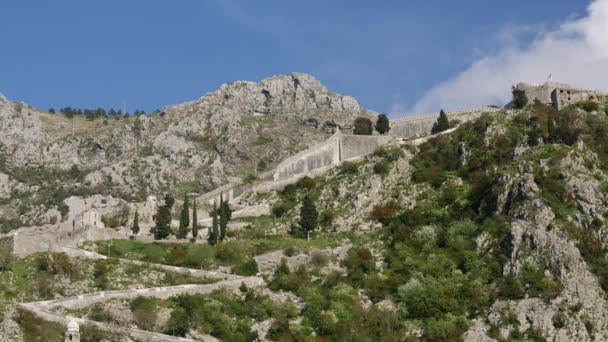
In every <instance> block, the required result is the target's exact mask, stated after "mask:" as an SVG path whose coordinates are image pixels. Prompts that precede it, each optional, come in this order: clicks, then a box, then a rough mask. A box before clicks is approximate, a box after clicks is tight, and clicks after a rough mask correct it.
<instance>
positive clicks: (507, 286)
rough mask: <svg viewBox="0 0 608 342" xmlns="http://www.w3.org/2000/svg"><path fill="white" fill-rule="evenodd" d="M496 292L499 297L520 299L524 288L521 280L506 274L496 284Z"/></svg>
mask: <svg viewBox="0 0 608 342" xmlns="http://www.w3.org/2000/svg"><path fill="white" fill-rule="evenodd" d="M498 293H499V295H500V296H501V297H504V298H508V299H522V298H523V297H524V294H525V292H524V289H523V287H522V286H521V282H520V281H519V279H517V278H516V277H514V276H507V277H505V278H504V279H503V281H502V282H501V283H500V284H499V286H498Z"/></svg>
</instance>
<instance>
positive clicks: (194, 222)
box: [192, 199, 198, 240]
mask: <svg viewBox="0 0 608 342" xmlns="http://www.w3.org/2000/svg"><path fill="white" fill-rule="evenodd" d="M197 236H198V216H197V214H196V199H195V200H193V201H192V237H193V238H194V239H195V240H196V237H197Z"/></svg>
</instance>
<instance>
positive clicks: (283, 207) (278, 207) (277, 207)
mask: <svg viewBox="0 0 608 342" xmlns="http://www.w3.org/2000/svg"><path fill="white" fill-rule="evenodd" d="M294 206H295V205H294V203H293V202H285V201H281V202H277V203H275V204H273V205H272V209H271V211H272V214H273V215H274V216H276V217H283V216H285V214H287V212H289V210H291V209H292V208H293V207H294Z"/></svg>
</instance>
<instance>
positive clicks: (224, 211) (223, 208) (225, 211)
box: [219, 194, 232, 241]
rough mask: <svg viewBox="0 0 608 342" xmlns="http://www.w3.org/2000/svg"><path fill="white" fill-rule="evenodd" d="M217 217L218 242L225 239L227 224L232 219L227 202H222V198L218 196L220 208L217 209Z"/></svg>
mask: <svg viewBox="0 0 608 342" xmlns="http://www.w3.org/2000/svg"><path fill="white" fill-rule="evenodd" d="M219 212H220V213H219V216H220V241H224V239H225V238H226V230H227V229H228V222H230V219H231V218H232V210H231V209H230V205H229V204H228V201H227V200H226V201H224V196H223V195H222V194H220V208H219Z"/></svg>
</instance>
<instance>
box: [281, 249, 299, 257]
mask: <svg viewBox="0 0 608 342" xmlns="http://www.w3.org/2000/svg"><path fill="white" fill-rule="evenodd" d="M283 255H285V256H288V257H292V256H295V255H298V249H297V248H295V247H294V246H289V247H287V248H285V249H284V250H283Z"/></svg>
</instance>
